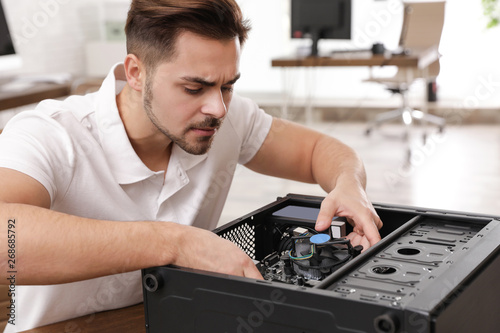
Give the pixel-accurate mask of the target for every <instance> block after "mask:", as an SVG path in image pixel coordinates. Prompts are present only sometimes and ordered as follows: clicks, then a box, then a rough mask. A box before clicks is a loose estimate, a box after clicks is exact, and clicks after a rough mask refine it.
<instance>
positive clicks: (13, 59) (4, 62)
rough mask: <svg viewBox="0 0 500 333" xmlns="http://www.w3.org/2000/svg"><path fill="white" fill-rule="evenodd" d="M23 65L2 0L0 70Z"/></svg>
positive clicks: (12, 68) (0, 8) (0, 10)
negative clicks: (13, 40) (17, 52)
mask: <svg viewBox="0 0 500 333" xmlns="http://www.w3.org/2000/svg"><path fill="white" fill-rule="evenodd" d="M19 67H21V57H20V56H19V55H17V54H16V50H15V49H14V44H13V42H12V38H11V35H10V32H9V26H8V24H7V19H6V17H5V13H4V9H3V5H2V2H1V1H0V70H1V71H4V70H14V69H18V68H19Z"/></svg>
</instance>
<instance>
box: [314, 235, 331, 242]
mask: <svg viewBox="0 0 500 333" xmlns="http://www.w3.org/2000/svg"><path fill="white" fill-rule="evenodd" d="M330 239H331V238H330V235H328V234H317V235H314V236H311V238H310V239H309V240H310V242H311V243H314V244H323V243H326V242H328V241H329V240H330Z"/></svg>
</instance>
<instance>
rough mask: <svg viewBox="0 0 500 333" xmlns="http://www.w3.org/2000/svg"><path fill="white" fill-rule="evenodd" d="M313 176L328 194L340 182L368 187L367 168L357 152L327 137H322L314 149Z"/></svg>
mask: <svg viewBox="0 0 500 333" xmlns="http://www.w3.org/2000/svg"><path fill="white" fill-rule="evenodd" d="M312 174H313V177H314V180H315V182H316V183H318V184H319V185H320V186H321V187H322V188H323V189H324V190H325V191H326V192H330V191H332V190H333V189H334V188H335V186H336V185H337V183H338V182H340V181H343V182H344V181H348V182H352V183H353V184H357V185H359V186H361V187H362V188H363V189H364V188H365V187H366V172H365V168H364V165H363V162H362V161H361V159H360V158H359V156H358V155H357V154H356V152H355V151H354V150H353V149H352V148H350V147H349V146H347V145H345V144H343V143H342V142H340V141H338V140H337V139H334V138H332V137H329V136H326V135H323V136H321V137H320V138H319V140H318V141H317V143H316V145H315V147H314V151H313V154H312Z"/></svg>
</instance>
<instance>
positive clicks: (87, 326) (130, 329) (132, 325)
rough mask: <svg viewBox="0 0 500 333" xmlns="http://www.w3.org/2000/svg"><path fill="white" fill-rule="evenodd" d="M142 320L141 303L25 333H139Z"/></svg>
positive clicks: (142, 329)
mask: <svg viewBox="0 0 500 333" xmlns="http://www.w3.org/2000/svg"><path fill="white" fill-rule="evenodd" d="M144 318H145V317H144V305H143V304H142V303H141V304H137V305H133V306H129V307H126V308H122V309H117V310H110V311H104V312H99V313H96V314H92V315H87V316H83V317H80V318H74V319H69V320H66V321H62V322H59V323H55V324H51V325H47V326H43V327H39V328H34V329H32V330H28V331H25V333H53V332H79V333H113V332H117V333H118V332H119V333H141V332H146V327H145V319H144Z"/></svg>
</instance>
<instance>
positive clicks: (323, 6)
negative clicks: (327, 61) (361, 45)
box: [291, 0, 351, 56]
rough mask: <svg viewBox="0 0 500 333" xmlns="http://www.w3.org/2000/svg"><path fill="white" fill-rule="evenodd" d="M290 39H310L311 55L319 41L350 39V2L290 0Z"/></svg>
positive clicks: (315, 54) (345, 0) (314, 53)
mask: <svg viewBox="0 0 500 333" xmlns="http://www.w3.org/2000/svg"><path fill="white" fill-rule="evenodd" d="M291 25H292V38H311V39H312V46H311V55H312V56H317V55H318V41H319V40H320V39H351V0H292V7H291Z"/></svg>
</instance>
